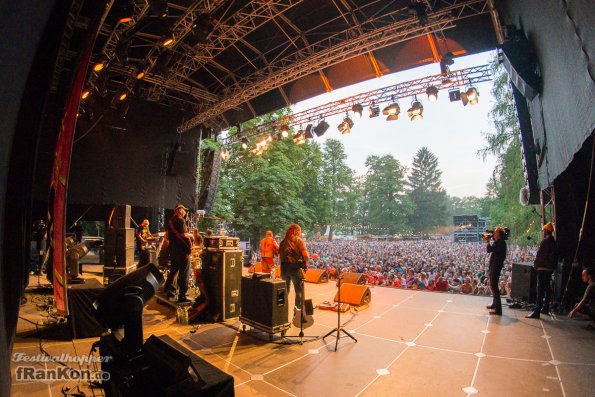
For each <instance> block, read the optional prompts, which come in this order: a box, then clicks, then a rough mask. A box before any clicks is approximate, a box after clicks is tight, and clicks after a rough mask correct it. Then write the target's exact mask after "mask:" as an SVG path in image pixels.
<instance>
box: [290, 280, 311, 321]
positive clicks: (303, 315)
mask: <svg viewBox="0 0 595 397" xmlns="http://www.w3.org/2000/svg"><path fill="white" fill-rule="evenodd" d="M299 276H300V279H301V283H302V309H301V310H300V309H298V308H296V307H294V308H293V320H292V324H293V326H294V327H299V328H300V329H304V328H308V327H310V326H312V324H314V317H313V316H312V315H313V314H314V306H313V305H312V299H306V286H305V284H306V283H305V282H304V280H305V279H306V273H305V272H304V269H301V268H300V270H299Z"/></svg>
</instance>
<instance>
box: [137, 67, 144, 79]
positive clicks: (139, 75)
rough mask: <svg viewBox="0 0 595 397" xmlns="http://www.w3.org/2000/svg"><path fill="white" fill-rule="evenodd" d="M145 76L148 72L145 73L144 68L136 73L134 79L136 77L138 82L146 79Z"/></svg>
mask: <svg viewBox="0 0 595 397" xmlns="http://www.w3.org/2000/svg"><path fill="white" fill-rule="evenodd" d="M145 75H146V72H145V70H144V68H139V69H138V71H137V72H136V76H134V77H136V79H137V80H142V79H143V77H145Z"/></svg>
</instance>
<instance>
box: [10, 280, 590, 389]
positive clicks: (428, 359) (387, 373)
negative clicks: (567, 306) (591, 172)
mask: <svg viewBox="0 0 595 397" xmlns="http://www.w3.org/2000/svg"><path fill="white" fill-rule="evenodd" d="M306 289H307V297H308V298H311V299H312V300H313V303H314V305H317V304H319V303H321V302H323V301H326V300H332V299H333V297H334V294H335V292H336V287H335V284H334V283H330V282H329V283H326V284H318V285H316V284H307V286H306ZM371 291H372V301H371V304H370V305H369V307H368V308H366V309H364V310H359V311H355V310H353V307H352V310H350V311H348V312H346V313H343V314H342V315H341V323H342V325H343V326H344V328H345V329H346V330H347V331H348V332H349V333H350V334H352V335H353V336H354V337H355V338H357V343H356V342H354V341H353V340H351V339H350V338H347V337H345V336H344V335H343V337H342V338H341V339H340V340H339V343H338V350H337V351H336V352H335V351H334V347H335V342H336V338H335V337H334V336H331V337H329V338H327V339H326V340H325V341H323V340H322V339H319V338H313V340H310V339H309V338H306V340H305V342H304V344H303V345H300V344H298V343H296V342H297V339H296V338H282V337H281V336H280V335H275V337H274V338H273V341H272V342H270V341H269V335H268V334H266V333H263V332H260V331H256V330H251V329H249V328H248V329H247V330H246V332H242V324H241V323H240V322H239V321H238V320H237V319H232V320H228V321H227V322H225V323H214V324H201V325H198V326H197V325H194V326H193V325H186V326H183V325H179V324H177V323H176V319H175V313H174V311H173V310H170V309H168V308H167V307H166V306H162V305H159V304H157V303H155V301H154V299H153V300H152V301H151V302H149V304H148V305H147V306H146V307H145V311H144V316H143V322H144V331H145V336H146V337H148V336H149V335H151V334H155V335H163V334H167V335H169V336H170V337H172V338H173V339H175V340H176V341H179V342H180V343H181V344H183V345H184V346H185V347H187V348H189V349H190V350H192V351H193V352H194V353H195V354H197V355H198V356H200V357H202V358H203V359H205V360H207V361H208V362H209V363H211V364H213V365H215V366H216V367H218V368H220V369H222V370H224V371H225V372H227V373H229V374H231V375H232V376H233V377H234V380H235V395H236V396H239V397H248V396H279V397H284V396H324V397H338V396H474V395H478V396H495V397H500V396H552V397H554V396H562V397H570V396H577V397H584V396H595V343H594V341H595V332H593V331H589V330H586V329H585V326H586V324H587V322H586V321H581V320H570V319H568V318H566V317H556V316H555V315H552V316H542V318H541V320H533V319H526V318H524V316H525V315H526V314H527V312H526V311H522V310H513V309H510V308H508V307H506V306H505V307H504V315H503V316H502V317H499V316H489V315H488V314H487V313H488V311H487V310H486V309H485V306H486V304H489V303H490V300H491V298H485V297H476V296H465V295H458V294H446V293H431V292H420V291H412V290H401V289H391V288H384V287H372V288H371ZM289 301H290V302H293V292H292V293H291V294H290V297H289ZM290 306H292V305H290ZM290 313H292V308H291V307H290ZM21 316H22V317H24V318H27V319H29V320H30V321H33V322H36V321H39V318H40V317H39V312H38V311H37V309H36V308H35V306H34V305H32V304H29V305H25V306H23V307H22V309H21ZM314 319H315V320H314V325H313V326H312V327H310V328H308V329H306V330H305V334H306V335H308V336H322V335H324V334H326V333H327V332H329V331H330V330H332V329H333V328H335V327H336V326H337V314H336V312H332V311H323V310H319V309H316V310H315V313H314ZM31 327H32V325H31V324H30V323H27V322H26V321H23V320H21V319H20V320H19V335H22V334H23V331H24V330H26V329H27V328H29V329H31ZM298 333H299V329H296V328H295V327H292V328H291V329H289V330H288V331H287V335H293V336H295V335H297V334H298ZM96 340H97V338H90V339H76V340H73V341H51V340H47V339H44V340H43V347H44V348H45V350H47V351H48V352H49V353H50V354H53V355H59V354H61V353H66V352H68V353H70V354H72V355H85V354H87V353H88V352H89V349H90V346H91V344H92V343H93V342H94V341H96ZM39 350H40V349H39V340H38V339H35V338H25V337H17V341H16V343H15V345H14V348H13V354H14V353H17V352H18V353H26V354H29V355H36V354H38V353H39ZM38 365H42V366H43V365H47V366H55V365H57V364H54V363H45V364H43V363H41V364H38ZM15 366H16V363H15V362H13V363H12V367H13V370H12V373H13V379H15V371H14V368H15ZM63 386H65V384H64V383H59V382H54V383H40V382H24V383H19V382H16V381H14V380H13V385H12V390H13V392H12V395H14V396H27V397H36V396H61V395H62V393H61V389H62V388H63ZM66 386H67V387H71V388H72V387H76V383H70V384H68V385H66ZM81 390H83V391H84V392H85V393H86V395H87V396H90V395H93V394H92V391H91V390H90V389H89V388H88V387H87V386H86V385H84V384H81ZM95 393H96V394H99V393H100V390H96V391H95Z"/></svg>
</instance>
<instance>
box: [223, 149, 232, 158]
mask: <svg viewBox="0 0 595 397" xmlns="http://www.w3.org/2000/svg"><path fill="white" fill-rule="evenodd" d="M229 157H230V154H229V151H228V150H227V149H226V148H223V149H221V160H229Z"/></svg>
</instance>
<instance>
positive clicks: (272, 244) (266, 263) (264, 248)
mask: <svg viewBox="0 0 595 397" xmlns="http://www.w3.org/2000/svg"><path fill="white" fill-rule="evenodd" d="M275 255H279V244H277V242H276V241H275V239H274V238H273V232H271V231H270V230H267V233H266V236H265V238H263V239H262V240H260V257H261V258H262V271H263V272H265V273H270V272H271V268H272V267H273V266H274V264H275V262H274V260H273V258H274V257H275Z"/></svg>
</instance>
